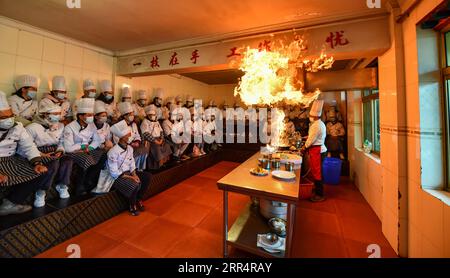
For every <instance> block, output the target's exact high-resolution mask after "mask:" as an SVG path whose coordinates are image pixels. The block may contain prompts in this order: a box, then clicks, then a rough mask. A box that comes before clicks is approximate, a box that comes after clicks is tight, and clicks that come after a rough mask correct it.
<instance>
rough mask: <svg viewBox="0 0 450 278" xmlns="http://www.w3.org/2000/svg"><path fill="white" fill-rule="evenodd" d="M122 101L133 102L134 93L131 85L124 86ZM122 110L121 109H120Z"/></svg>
mask: <svg viewBox="0 0 450 278" xmlns="http://www.w3.org/2000/svg"><path fill="white" fill-rule="evenodd" d="M120 101H121V102H128V103H130V104H131V103H132V102H133V94H132V93H131V88H130V87H123V88H122V97H121V99H120ZM119 112H120V110H119Z"/></svg>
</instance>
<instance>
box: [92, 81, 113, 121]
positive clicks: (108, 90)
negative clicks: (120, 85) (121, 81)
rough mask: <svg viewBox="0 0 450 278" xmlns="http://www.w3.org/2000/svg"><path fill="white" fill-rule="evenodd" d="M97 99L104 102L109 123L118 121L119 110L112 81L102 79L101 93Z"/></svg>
mask: <svg viewBox="0 0 450 278" xmlns="http://www.w3.org/2000/svg"><path fill="white" fill-rule="evenodd" d="M96 100H97V101H101V102H103V103H104V105H105V110H106V116H107V117H108V123H109V124H111V123H115V122H117V119H118V118H119V112H118V111H117V103H116V102H115V101H114V92H113V88H112V85H111V81H109V80H102V81H100V94H99V95H98V97H97V99H96Z"/></svg>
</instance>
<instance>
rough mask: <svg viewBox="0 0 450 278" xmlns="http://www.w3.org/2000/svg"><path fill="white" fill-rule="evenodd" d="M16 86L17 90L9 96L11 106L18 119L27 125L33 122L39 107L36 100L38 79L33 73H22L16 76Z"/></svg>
mask: <svg viewBox="0 0 450 278" xmlns="http://www.w3.org/2000/svg"><path fill="white" fill-rule="evenodd" d="M14 86H15V88H16V90H17V91H16V93H14V94H13V95H12V96H10V97H9V99H8V102H9V106H11V109H12V111H13V113H14V116H15V117H16V121H19V122H21V123H23V124H24V125H25V126H26V125H28V124H30V123H31V121H32V120H33V117H34V116H35V115H36V112H37V109H38V101H37V100H36V95H37V88H38V79H37V78H36V77H35V76H32V75H20V76H18V77H17V78H16V81H15V83H14ZM25 90H26V93H25V92H24V91H25Z"/></svg>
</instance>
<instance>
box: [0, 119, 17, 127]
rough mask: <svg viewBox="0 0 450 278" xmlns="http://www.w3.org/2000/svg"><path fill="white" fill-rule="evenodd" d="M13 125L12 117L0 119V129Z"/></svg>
mask: <svg viewBox="0 0 450 278" xmlns="http://www.w3.org/2000/svg"><path fill="white" fill-rule="evenodd" d="M13 126H14V117H11V118H8V119H4V120H0V129H3V130H8V129H10V128H12V127H13Z"/></svg>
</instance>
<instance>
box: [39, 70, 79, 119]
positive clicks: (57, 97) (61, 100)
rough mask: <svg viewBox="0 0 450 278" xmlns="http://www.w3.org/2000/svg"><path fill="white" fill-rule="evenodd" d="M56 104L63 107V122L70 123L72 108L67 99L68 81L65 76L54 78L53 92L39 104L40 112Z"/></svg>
mask: <svg viewBox="0 0 450 278" xmlns="http://www.w3.org/2000/svg"><path fill="white" fill-rule="evenodd" d="M51 104H56V105H58V106H60V107H61V121H62V122H63V123H66V122H67V123H68V121H69V120H70V118H71V117H72V107H71V104H70V101H69V100H68V99H67V89H66V80H65V78H64V76H54V77H53V79H52V90H51V92H50V93H49V94H46V95H45V97H44V98H42V99H41V101H40V102H39V110H41V107H45V106H50V105H51Z"/></svg>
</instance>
